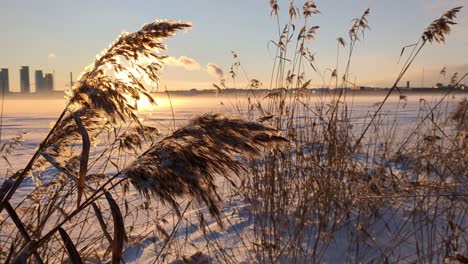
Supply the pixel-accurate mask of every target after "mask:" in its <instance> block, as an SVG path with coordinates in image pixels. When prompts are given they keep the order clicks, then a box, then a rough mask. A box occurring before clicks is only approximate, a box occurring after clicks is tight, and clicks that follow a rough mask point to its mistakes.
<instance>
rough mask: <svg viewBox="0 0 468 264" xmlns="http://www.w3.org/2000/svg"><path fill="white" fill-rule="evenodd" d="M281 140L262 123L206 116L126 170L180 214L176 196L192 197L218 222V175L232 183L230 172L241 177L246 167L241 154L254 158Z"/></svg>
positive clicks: (147, 191) (141, 186)
mask: <svg viewBox="0 0 468 264" xmlns="http://www.w3.org/2000/svg"><path fill="white" fill-rule="evenodd" d="M283 141H286V139H284V138H282V137H279V136H276V135H275V133H274V130H273V129H271V128H268V127H266V126H264V125H262V124H259V123H256V122H249V121H244V120H242V119H235V118H228V117H224V116H222V115H218V114H207V115H203V116H200V117H198V118H196V119H194V120H192V121H191V122H190V123H189V124H188V125H186V126H184V127H182V128H180V129H178V130H176V131H175V132H174V133H173V134H172V135H170V136H168V137H166V138H164V139H162V140H161V141H159V142H158V143H157V144H155V145H154V146H153V147H152V148H150V149H149V150H148V151H146V152H145V153H144V154H143V155H141V156H140V157H139V158H138V159H136V160H135V161H134V162H133V163H132V164H131V165H130V166H129V167H127V168H126V169H125V170H124V171H123V172H122V174H123V175H125V176H127V177H129V178H130V180H131V182H132V184H133V185H134V186H135V188H136V189H137V190H139V192H140V193H141V194H142V195H143V196H145V197H147V198H150V197H156V198H159V199H160V200H161V201H162V202H166V203H169V204H170V205H172V206H173V207H174V208H175V209H176V211H177V212H179V205H178V203H177V202H176V199H177V198H178V197H181V196H192V197H194V198H195V199H196V200H197V201H198V202H201V203H204V204H206V205H207V207H208V209H209V212H210V213H211V214H212V215H213V216H215V217H216V218H217V219H218V221H219V220H220V218H219V215H220V208H219V201H220V197H219V195H218V193H217V190H216V185H215V176H216V175H221V176H223V177H225V178H226V179H228V180H229V181H230V182H231V183H233V181H232V178H231V176H230V175H231V173H234V174H235V175H238V174H239V173H240V172H241V171H242V170H243V169H244V167H243V163H242V161H241V160H240V159H239V158H238V157H237V156H238V155H240V156H243V157H250V156H256V155H259V154H260V153H261V147H264V146H267V145H270V144H272V143H276V142H283Z"/></svg>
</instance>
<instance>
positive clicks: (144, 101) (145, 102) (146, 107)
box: [137, 97, 159, 111]
mask: <svg viewBox="0 0 468 264" xmlns="http://www.w3.org/2000/svg"><path fill="white" fill-rule="evenodd" d="M158 105H159V102H158V100H156V104H152V103H151V102H150V100H149V99H148V98H146V97H141V98H140V100H138V101H137V106H138V110H140V111H150V110H153V109H154V108H155V107H156V106H158Z"/></svg>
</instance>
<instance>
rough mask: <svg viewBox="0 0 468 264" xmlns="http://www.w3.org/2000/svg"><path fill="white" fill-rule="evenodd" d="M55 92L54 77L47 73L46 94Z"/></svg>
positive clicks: (45, 78)
mask: <svg viewBox="0 0 468 264" xmlns="http://www.w3.org/2000/svg"><path fill="white" fill-rule="evenodd" d="M53 90H54V75H53V74H52V73H46V74H45V76H44V92H52V91H53Z"/></svg>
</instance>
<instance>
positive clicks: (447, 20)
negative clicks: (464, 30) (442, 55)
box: [422, 6, 462, 43]
mask: <svg viewBox="0 0 468 264" xmlns="http://www.w3.org/2000/svg"><path fill="white" fill-rule="evenodd" d="M461 9H462V7H461V6H459V7H455V8H452V9H450V10H449V11H447V12H445V13H444V14H443V15H442V16H441V17H440V18H439V19H436V20H434V21H433V22H432V23H431V24H430V25H429V26H428V27H427V28H426V30H425V31H424V33H423V35H422V39H423V40H424V41H429V42H431V43H432V42H437V43H445V36H447V35H448V34H449V33H450V31H451V26H453V25H456V24H457V23H456V22H455V21H454V20H455V18H457V14H458V12H460V10H461Z"/></svg>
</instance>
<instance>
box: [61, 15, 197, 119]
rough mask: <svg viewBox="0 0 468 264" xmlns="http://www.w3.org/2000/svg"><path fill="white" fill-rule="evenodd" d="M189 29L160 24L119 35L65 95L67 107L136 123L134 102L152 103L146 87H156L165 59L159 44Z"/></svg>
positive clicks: (168, 22) (173, 23) (186, 25)
mask: <svg viewBox="0 0 468 264" xmlns="http://www.w3.org/2000/svg"><path fill="white" fill-rule="evenodd" d="M190 27H191V24H190V23H184V22H176V21H172V20H161V21H155V22H153V23H150V24H146V25H144V26H143V27H142V28H141V29H140V30H139V31H137V32H133V33H122V34H121V35H120V36H119V37H118V38H117V40H116V41H115V42H114V43H113V44H111V46H110V47H109V48H108V49H107V50H105V51H104V52H103V53H102V54H101V55H100V56H98V58H97V59H96V61H95V62H94V64H92V65H91V66H89V67H88V68H87V69H86V70H85V71H84V72H83V73H82V75H81V77H80V79H79V80H78V82H77V85H76V86H75V88H74V89H73V90H72V91H71V92H70V94H69V101H70V103H72V104H73V103H75V104H78V105H80V106H83V107H86V108H91V109H93V110H95V111H103V112H104V113H105V114H106V116H107V117H108V118H109V120H110V121H112V122H115V121H116V120H120V121H126V120H127V119H128V117H130V118H132V119H133V120H134V121H136V122H139V121H138V118H137V117H136V115H135V113H134V112H135V111H136V110H137V108H138V107H137V103H136V102H137V101H138V100H139V99H140V98H141V97H142V96H143V97H146V98H147V99H148V100H149V101H150V102H151V103H154V99H153V97H152V96H151V95H150V93H149V92H148V90H147V87H148V85H150V86H154V85H157V84H158V81H159V75H160V71H161V69H162V67H163V60H164V59H165V58H166V57H167V56H163V55H160V54H159V51H161V50H165V49H166V47H165V46H164V45H163V44H162V43H161V41H162V40H164V39H166V38H168V37H171V36H174V35H175V33H176V31H178V30H184V29H188V28H190Z"/></svg>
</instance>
